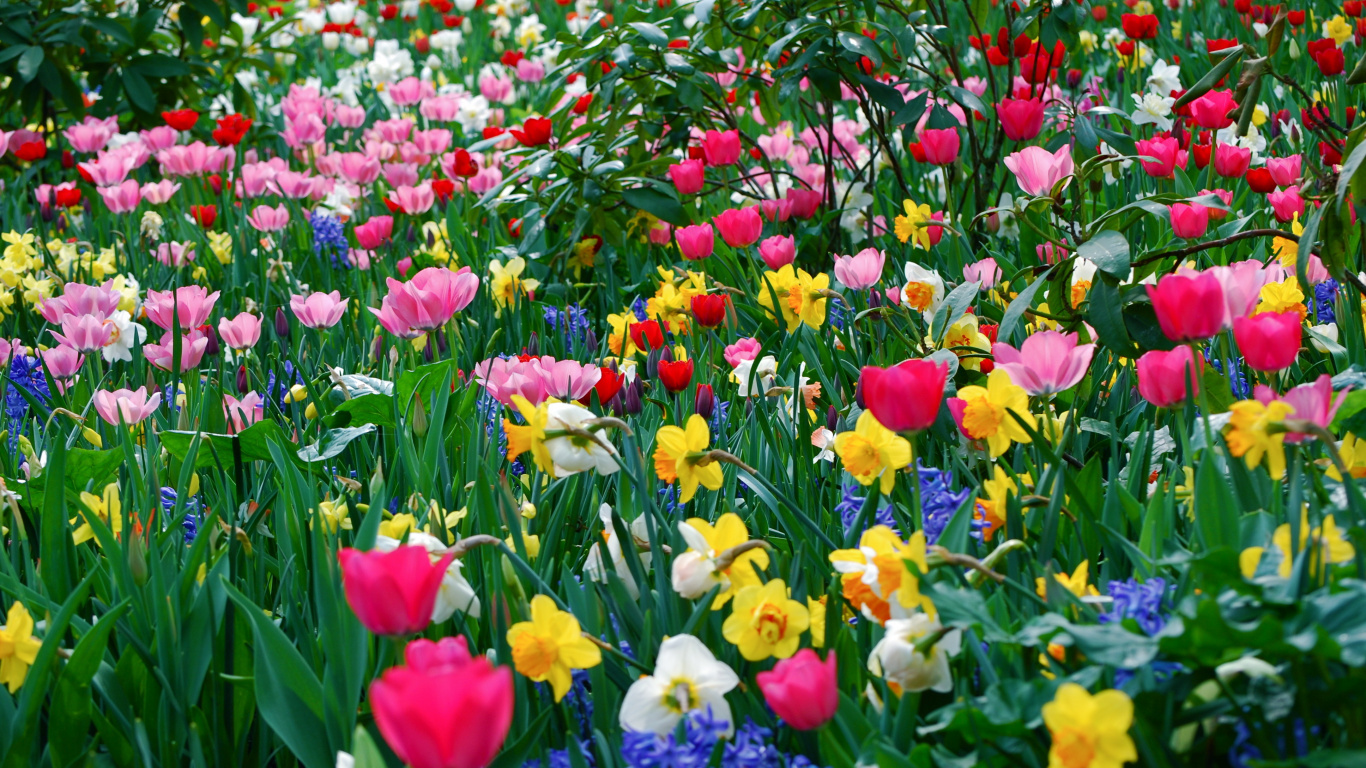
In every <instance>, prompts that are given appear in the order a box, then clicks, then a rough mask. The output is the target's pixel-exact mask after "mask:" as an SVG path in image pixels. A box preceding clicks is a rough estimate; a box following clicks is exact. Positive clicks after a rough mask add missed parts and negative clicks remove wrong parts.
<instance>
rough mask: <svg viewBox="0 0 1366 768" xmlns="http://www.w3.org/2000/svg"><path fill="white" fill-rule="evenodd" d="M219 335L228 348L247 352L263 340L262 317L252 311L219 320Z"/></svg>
mask: <svg viewBox="0 0 1366 768" xmlns="http://www.w3.org/2000/svg"><path fill="white" fill-rule="evenodd" d="M218 336H219V338H221V339H222V340H223V343H224V344H226V345H228V349H231V350H234V351H236V352H245V351H246V350H248V349H251V348H252V347H254V346H256V342H258V341H260V340H261V318H259V317H257V316H256V315H253V314H251V313H250V312H242V313H240V314H238V315H237V317H234V318H232V319H231V320H229V319H228V318H226V317H223V318H220V319H219V320H218Z"/></svg>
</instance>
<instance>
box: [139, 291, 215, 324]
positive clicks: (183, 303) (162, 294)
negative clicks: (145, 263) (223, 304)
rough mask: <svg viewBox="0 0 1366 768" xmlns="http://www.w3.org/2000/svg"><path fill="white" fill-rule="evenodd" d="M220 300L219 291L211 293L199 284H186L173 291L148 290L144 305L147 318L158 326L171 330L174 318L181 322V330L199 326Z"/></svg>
mask: <svg viewBox="0 0 1366 768" xmlns="http://www.w3.org/2000/svg"><path fill="white" fill-rule="evenodd" d="M217 301H218V291H214V292H213V293H209V292H208V291H207V290H206V289H204V288H203V287H201V286H198V285H186V286H182V287H180V288H177V289H175V291H174V292H171V291H153V290H148V291H147V298H146V300H145V301H143V304H142V307H143V309H144V310H145V311H146V312H147V319H148V320H151V321H152V322H153V323H155V324H156V326H157V327H158V328H162V329H164V330H167V331H169V330H171V326H172V324H173V321H174V319H178V320H179V322H180V330H181V331H188V330H189V329H191V328H198V327H199V326H201V325H203V324H204V323H205V321H207V320H208V319H209V315H211V314H213V305H214V303H215V302H217Z"/></svg>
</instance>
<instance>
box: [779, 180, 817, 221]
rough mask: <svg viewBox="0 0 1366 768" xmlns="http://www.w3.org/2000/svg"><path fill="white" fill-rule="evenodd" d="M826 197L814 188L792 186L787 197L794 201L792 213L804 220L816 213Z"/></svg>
mask: <svg viewBox="0 0 1366 768" xmlns="http://www.w3.org/2000/svg"><path fill="white" fill-rule="evenodd" d="M824 198H825V195H823V194H821V192H820V191H818V190H814V189H801V188H798V187H792V188H791V189H789V190H787V199H788V200H791V201H792V215H793V216H796V217H797V218H799V219H801V220H803V221H805V220H806V219H809V218H811V217H812V216H815V215H816V211H818V210H820V207H821V201H822V200H823V199H824Z"/></svg>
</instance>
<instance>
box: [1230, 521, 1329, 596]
mask: <svg viewBox="0 0 1366 768" xmlns="http://www.w3.org/2000/svg"><path fill="white" fill-rule="evenodd" d="M1291 538H1292V537H1291V535H1290V523H1281V524H1280V525H1279V526H1277V527H1276V532H1275V533H1274V534H1272V536H1271V546H1272V549H1274V550H1276V552H1277V553H1278V554H1279V555H1280V558H1281V562H1280V565H1279V566H1278V567H1277V573H1278V574H1279V575H1280V577H1281V578H1282V579H1288V578H1290V572H1291V571H1292V570H1293V568H1294V565H1295V554H1294V553H1300V552H1305V551H1309V552H1310V555H1309V557H1310V558H1312V559H1311V560H1310V567H1311V568H1312V572H1313V573H1315V574H1318V575H1321V574H1322V573H1323V571H1324V569H1325V568H1326V567H1327V566H1328V564H1329V563H1345V562H1347V561H1349V560H1351V559H1352V558H1354V557H1356V548H1355V547H1353V546H1352V543H1351V542H1350V541H1348V540H1347V537H1346V535H1345V532H1344V531H1343V530H1342V529H1340V528H1338V527H1337V523H1336V521H1334V520H1333V516H1332V515H1328V516H1327V517H1325V518H1323V525H1322V526H1320V527H1317V528H1311V527H1310V525H1309V510H1308V509H1307V508H1301V509H1300V541H1299V546H1297V547H1294V548H1293V549H1292V548H1291V546H1290V541H1291ZM1311 546H1312V550H1311V549H1310V547H1311ZM1265 551H1266V550H1265V549H1264V548H1262V547H1248V548H1247V549H1245V550H1243V551H1242V554H1240V555H1239V557H1238V563H1239V566H1240V567H1241V568H1242V571H1243V575H1244V576H1245V577H1247V578H1252V577H1253V576H1254V575H1255V574H1256V573H1257V565H1258V564H1259V563H1260V562H1261V560H1262V555H1263V554H1264V553H1265Z"/></svg>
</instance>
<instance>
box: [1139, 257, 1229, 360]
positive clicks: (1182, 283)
mask: <svg viewBox="0 0 1366 768" xmlns="http://www.w3.org/2000/svg"><path fill="white" fill-rule="evenodd" d="M1144 287H1145V288H1147V290H1148V298H1149V299H1151V300H1152V303H1153V311H1154V312H1155V313H1156V314H1157V322H1158V324H1159V325H1161V326H1162V332H1163V333H1164V334H1166V335H1167V338H1169V339H1171V340H1172V341H1176V342H1182V343H1184V342H1187V341H1200V340H1203V339H1208V338H1210V337H1211V336H1213V335H1214V334H1216V333H1218V332H1219V331H1220V330H1221V329H1223V327H1224V326H1225V324H1226V323H1228V322H1229V320H1228V308H1227V306H1226V305H1225V303H1224V289H1223V287H1222V286H1221V285H1220V284H1219V279H1218V278H1217V277H1215V276H1214V275H1212V274H1210V273H1208V272H1206V273H1195V274H1189V275H1164V276H1163V277H1162V279H1161V280H1158V281H1157V285H1156V286H1152V285H1147V286H1144Z"/></svg>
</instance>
